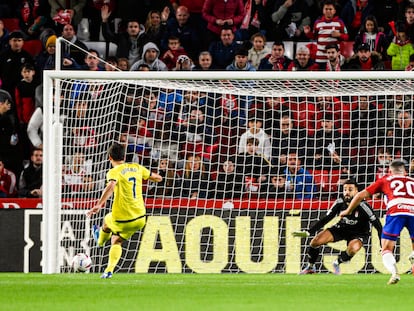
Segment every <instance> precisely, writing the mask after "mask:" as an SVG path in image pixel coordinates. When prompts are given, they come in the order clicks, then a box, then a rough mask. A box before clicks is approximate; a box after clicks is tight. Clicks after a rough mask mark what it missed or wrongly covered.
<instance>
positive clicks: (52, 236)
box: [42, 75, 63, 274]
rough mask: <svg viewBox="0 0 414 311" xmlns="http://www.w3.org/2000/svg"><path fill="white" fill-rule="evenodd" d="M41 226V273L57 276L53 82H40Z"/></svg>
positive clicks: (57, 132)
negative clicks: (42, 160) (41, 147)
mask: <svg viewBox="0 0 414 311" xmlns="http://www.w3.org/2000/svg"><path fill="white" fill-rule="evenodd" d="M43 94H44V105H43V126H44V133H43V148H44V151H45V152H44V165H43V196H42V200H43V227H42V242H43V245H42V253H43V258H42V273H44V274H51V273H59V272H60V269H59V258H60V257H59V256H60V255H59V249H60V245H59V244H60V238H59V235H60V213H61V212H60V211H61V198H60V197H61V189H60V185H61V183H60V182H59V180H57V179H58V178H60V176H61V171H62V136H63V126H62V124H61V123H60V122H59V116H58V113H59V112H58V111H57V112H55V113H56V115H54V114H53V109H52V108H53V105H52V104H51V103H52V102H53V81H52V79H50V78H49V77H47V75H45V78H44V79H43Z"/></svg>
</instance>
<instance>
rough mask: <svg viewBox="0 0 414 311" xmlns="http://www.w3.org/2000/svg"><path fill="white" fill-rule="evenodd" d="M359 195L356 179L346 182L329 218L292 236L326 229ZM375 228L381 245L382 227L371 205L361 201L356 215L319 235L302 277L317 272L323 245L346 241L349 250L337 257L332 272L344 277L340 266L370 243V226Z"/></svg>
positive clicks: (313, 244) (311, 249)
mask: <svg viewBox="0 0 414 311" xmlns="http://www.w3.org/2000/svg"><path fill="white" fill-rule="evenodd" d="M357 193H358V184H357V183H356V182H355V181H353V180H347V181H346V182H345V183H344V185H343V193H342V196H341V197H340V198H338V199H337V200H336V201H335V203H334V204H333V205H332V207H331V208H330V209H329V210H328V212H327V213H326V216H325V217H323V218H321V219H320V220H318V221H317V222H316V223H315V224H314V225H313V226H312V227H310V228H309V229H308V230H303V231H295V232H292V235H293V236H295V237H303V238H306V237H309V236H310V235H313V234H315V233H316V232H317V231H318V230H320V229H321V228H323V226H325V225H326V224H327V223H328V222H329V221H331V220H332V219H333V218H334V217H335V216H339V214H340V212H341V211H344V210H346V209H347V207H348V205H349V203H350V202H351V201H352V198H353V197H354V196H355V195H356V194H357ZM370 223H371V224H372V225H373V226H374V227H375V229H376V230H377V233H378V238H379V241H380V243H381V232H382V225H381V223H380V221H379V219H378V218H377V217H376V216H375V214H374V212H373V210H372V208H371V206H370V205H369V204H368V203H367V202H366V201H362V202H361V203H360V204H359V206H358V207H357V208H356V209H354V210H353V212H352V213H351V214H350V215H348V216H346V217H343V218H341V219H340V220H339V221H338V222H337V223H336V224H335V225H333V226H332V227H329V228H327V229H324V230H323V231H321V232H319V233H318V234H317V235H316V236H315V237H314V238H313V239H312V240H311V242H310V246H309V247H308V251H307V263H306V264H305V267H304V269H303V270H302V271H301V272H300V274H311V273H315V272H316V268H315V263H316V261H317V259H318V256H319V251H320V246H321V245H325V244H327V243H331V242H337V241H342V240H345V241H346V242H347V248H346V250H344V251H342V252H341V253H340V254H339V255H338V258H337V259H336V260H335V261H334V262H333V271H334V273H335V274H341V270H340V266H339V265H340V264H341V263H343V262H348V261H350V260H351V259H352V257H353V256H354V255H355V254H356V253H357V252H358V251H359V250H360V249H361V247H362V246H363V245H364V244H366V243H367V242H368V239H369V236H370V232H371V225H370Z"/></svg>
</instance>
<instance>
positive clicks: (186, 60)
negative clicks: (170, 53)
mask: <svg viewBox="0 0 414 311" xmlns="http://www.w3.org/2000/svg"><path fill="white" fill-rule="evenodd" d="M193 68H194V63H193V61H192V60H191V58H190V57H188V56H187V55H180V56H178V58H177V61H176V62H175V67H174V68H173V70H175V71H191V70H193Z"/></svg>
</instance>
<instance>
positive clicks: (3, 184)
mask: <svg viewBox="0 0 414 311" xmlns="http://www.w3.org/2000/svg"><path fill="white" fill-rule="evenodd" d="M16 192H17V190H16V175H15V174H14V173H13V172H12V171H11V170H8V169H6V168H5V162H4V160H3V159H2V158H1V157H0V198H13V197H15V195H16Z"/></svg>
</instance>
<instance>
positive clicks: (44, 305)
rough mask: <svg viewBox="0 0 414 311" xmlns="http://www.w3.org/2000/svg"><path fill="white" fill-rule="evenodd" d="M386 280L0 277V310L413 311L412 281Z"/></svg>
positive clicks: (321, 276) (353, 277) (384, 277)
mask: <svg viewBox="0 0 414 311" xmlns="http://www.w3.org/2000/svg"><path fill="white" fill-rule="evenodd" d="M388 278H389V276H388V275H382V274H373V275H362V274H358V275H341V276H336V275H332V274H317V275H285V274H265V275H258V274H256V275H247V274H232V275H228V274H209V275H203V274H115V275H114V277H113V278H112V279H109V280H101V279H100V278H99V275H98V274H62V275H42V274H40V273H30V274H22V273H0V310H2V311H9V310H16V311H22V310H27V311H30V310H36V311H47V310H54V311H55V310H58V311H62V310H85V311H94V310H100V311H115V310H122V311H129V310H150V311H158V310H180V311H185V310H191V311H199V310H213V311H216V310H226V311H232V310H237V311H240V310H255V311H266V310H286V311H295V310H301V311H303V310H306V311H309V310H317V311H321V310H330V311H331V310H335V311H336V310H347V311H359V310H363V311H369V310H375V311H382V310H389V311H397V310H413V309H414V277H413V276H412V275H402V276H401V282H400V283H398V284H396V285H392V286H390V285H386V282H387V280H388Z"/></svg>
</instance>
